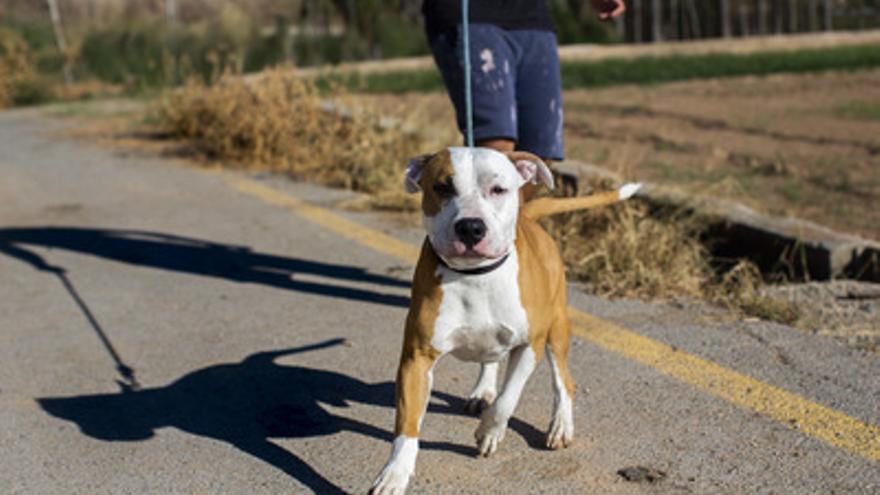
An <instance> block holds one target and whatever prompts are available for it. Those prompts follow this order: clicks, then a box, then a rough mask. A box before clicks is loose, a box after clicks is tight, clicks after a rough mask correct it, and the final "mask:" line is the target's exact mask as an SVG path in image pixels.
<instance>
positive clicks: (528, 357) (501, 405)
mask: <svg viewBox="0 0 880 495" xmlns="http://www.w3.org/2000/svg"><path fill="white" fill-rule="evenodd" d="M543 347H544V346H543V345H542V346H540V347H539V349H543ZM540 357H541V356H539V355H536V354H535V351H534V350H533V349H532V347H531V346H530V345H524V346H521V347H517V348H516V349H514V350H512V351H510V360H509V361H508V363H507V374H506V376H505V378H504V387H503V389H502V390H501V395H499V396H498V398H497V399H496V400H495V402H494V403H493V404H492V405H491V406H490V407H489V409H486V410H485V411H483V416H482V417H481V419H480V426H479V427H477V431H476V432H474V437H475V438H476V440H477V448H478V449H479V451H480V455H482V456H485V457H488V456H489V455H491V454H492V453H493V452H495V450H496V449H497V448H498V444H499V443H500V442H501V440H502V439H503V438H504V433H505V431H506V430H507V422H508V421H509V420H510V417H511V416H512V415H513V411H514V409H516V405H517V403H519V397H520V395H522V391H523V387H525V385H526V382H527V381H528V379H529V376H531V374H532V372H533V371H535V365H536V364H537V362H538V359H540Z"/></svg>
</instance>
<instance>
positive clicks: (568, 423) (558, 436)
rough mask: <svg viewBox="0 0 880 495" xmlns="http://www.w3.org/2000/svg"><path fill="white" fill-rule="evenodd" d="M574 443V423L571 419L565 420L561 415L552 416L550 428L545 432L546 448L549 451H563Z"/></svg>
mask: <svg viewBox="0 0 880 495" xmlns="http://www.w3.org/2000/svg"><path fill="white" fill-rule="evenodd" d="M573 443H574V422H573V421H572V420H571V418H570V417H569V418H565V417H563V415H562V414H556V415H554V416H553V421H551V422H550V428H549V429H548V430H547V448H548V449H551V450H558V449H564V448H566V447H569V446H570V445H571V444H573Z"/></svg>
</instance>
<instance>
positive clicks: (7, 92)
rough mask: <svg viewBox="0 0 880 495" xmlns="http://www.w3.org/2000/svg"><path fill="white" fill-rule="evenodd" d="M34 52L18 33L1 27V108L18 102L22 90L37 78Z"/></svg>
mask: <svg viewBox="0 0 880 495" xmlns="http://www.w3.org/2000/svg"><path fill="white" fill-rule="evenodd" d="M32 60H33V58H32V54H31V52H30V49H29V48H28V46H27V44H26V43H25V41H24V40H23V39H22V38H21V37H20V36H18V35H17V34H15V33H13V32H12V31H9V30H7V29H3V28H0V108H5V107H10V106H12V105H13V104H15V103H16V101H17V100H18V98H19V95H20V94H21V92H22V91H23V90H24V89H26V88H27V86H28V85H30V84H33V83H34V82H35V81H36V79H37V73H36V69H35V67H34V65H33V62H32Z"/></svg>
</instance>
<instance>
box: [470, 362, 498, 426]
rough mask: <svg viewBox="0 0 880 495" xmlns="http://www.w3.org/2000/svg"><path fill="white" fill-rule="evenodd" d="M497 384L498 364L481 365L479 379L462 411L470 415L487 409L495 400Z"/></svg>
mask: <svg viewBox="0 0 880 495" xmlns="http://www.w3.org/2000/svg"><path fill="white" fill-rule="evenodd" d="M497 382H498V363H483V364H482V365H481V366H480V377H479V378H477V383H476V384H475V385H474V388H473V390H471V393H470V394H468V398H467V401H466V402H465V403H464V410H465V411H467V412H468V413H470V414H479V413H480V412H482V411H484V410H486V409H488V408H489V406H490V405H492V401H494V400H495V395H496V392H495V387H496V386H497Z"/></svg>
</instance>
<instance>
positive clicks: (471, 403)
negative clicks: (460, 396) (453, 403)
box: [464, 390, 495, 415]
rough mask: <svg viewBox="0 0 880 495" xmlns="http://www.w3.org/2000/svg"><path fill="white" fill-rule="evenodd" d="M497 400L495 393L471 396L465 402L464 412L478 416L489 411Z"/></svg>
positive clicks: (487, 392) (488, 392) (485, 392)
mask: <svg viewBox="0 0 880 495" xmlns="http://www.w3.org/2000/svg"><path fill="white" fill-rule="evenodd" d="M494 400H495V392H493V391H488V390H487V391H484V392H482V393H481V394H480V395H474V394H472V395H470V396H469V397H468V398H467V400H465V402H464V410H465V412H466V413H468V414H470V415H477V414H480V413H481V412H483V411H485V410H486V409H489V406H491V405H492V402H493V401H494Z"/></svg>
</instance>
